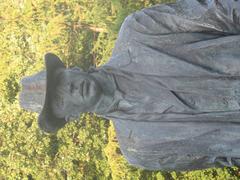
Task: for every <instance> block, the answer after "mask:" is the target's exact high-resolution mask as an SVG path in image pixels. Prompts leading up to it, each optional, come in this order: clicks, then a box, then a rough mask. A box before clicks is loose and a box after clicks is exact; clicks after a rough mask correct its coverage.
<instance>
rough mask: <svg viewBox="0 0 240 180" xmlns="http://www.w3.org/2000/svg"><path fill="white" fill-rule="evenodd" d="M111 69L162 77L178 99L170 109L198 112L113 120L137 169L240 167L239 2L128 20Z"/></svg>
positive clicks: (161, 10)
mask: <svg viewBox="0 0 240 180" xmlns="http://www.w3.org/2000/svg"><path fill="white" fill-rule="evenodd" d="M109 67H110V68H111V67H112V68H115V69H119V70H124V71H126V72H131V73H138V74H142V75H146V76H148V75H156V76H159V77H160V78H161V80H162V82H163V83H164V84H165V85H166V87H167V88H168V89H169V92H170V91H171V92H176V93H177V94H178V96H174V98H175V99H176V101H173V100H171V101H170V102H171V104H169V105H172V106H175V105H176V103H177V101H178V102H179V100H181V101H182V103H183V104H185V105H187V106H189V107H193V109H194V111H192V113H171V112H168V108H169V107H165V109H162V113H160V114H157V115H154V121H151V120H149V119H148V118H146V119H145V120H144V117H142V119H141V121H138V120H139V119H137V118H136V119H132V120H133V121H132V120H131V119H128V120H127V119H124V118H125V117H126V114H121V113H120V114H119V113H118V115H117V116H110V115H109V116H108V115H106V116H105V117H106V118H111V119H112V120H113V123H114V126H115V129H116V133H117V139H118V142H119V144H120V149H121V151H122V153H123V155H124V157H125V158H126V159H127V160H128V162H129V163H130V164H132V165H134V166H137V167H141V168H144V169H149V170H194V169H204V168H210V167H222V166H233V165H235V166H239V165H240V111H239V110H240V1H235V0H228V1H225V0H218V1H217V0H208V1H204V0H201V1H200V0H199V1H197V0H180V1H177V3H172V4H162V5H156V6H153V7H150V8H146V9H143V10H141V11H137V12H135V13H133V14H131V15H129V16H128V17H127V18H126V19H125V21H124V22H123V24H122V26H121V29H120V32H119V36H118V39H117V41H116V44H115V48H114V50H113V54H112V57H111V59H110V61H109V62H108V63H107V64H105V65H103V68H109ZM156 91H157V90H156ZM164 93H165V94H164ZM159 94H161V96H166V97H168V96H169V94H168V92H167V91H164V92H162V91H160V90H159ZM175 95H176V94H175ZM178 106H179V105H178ZM123 113H124V112H123Z"/></svg>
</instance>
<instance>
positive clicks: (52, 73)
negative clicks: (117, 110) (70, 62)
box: [20, 53, 102, 133]
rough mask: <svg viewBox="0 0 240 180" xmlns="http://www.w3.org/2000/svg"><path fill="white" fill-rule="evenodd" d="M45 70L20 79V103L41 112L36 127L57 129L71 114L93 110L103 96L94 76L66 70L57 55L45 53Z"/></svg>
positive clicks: (73, 69) (47, 130)
mask: <svg viewBox="0 0 240 180" xmlns="http://www.w3.org/2000/svg"><path fill="white" fill-rule="evenodd" d="M45 66H46V71H42V72H40V73H37V74H35V75H33V76H30V77H25V78H23V80H22V81H21V83H22V91H21V94H20V104H21V106H22V107H23V108H25V109H28V110H30V111H35V112H38V113H40V114H39V117H38V124H39V127H40V128H41V129H42V130H43V131H45V132H48V133H54V132H57V131H58V130H59V129H60V128H62V127H63V126H64V125H65V124H66V123H67V122H68V121H69V119H70V118H71V117H76V116H77V117H78V116H79V115H80V113H83V112H94V111H95V108H96V106H97V104H98V101H100V99H101V98H102V88H101V86H100V84H99V83H98V81H97V80H96V79H95V78H94V76H93V75H92V74H91V73H89V72H84V71H82V70H81V69H79V68H72V69H67V68H66V67H65V65H64V64H63V62H62V61H61V60H60V58H59V57H57V56H56V55H54V54H52V53H48V54H46V55H45Z"/></svg>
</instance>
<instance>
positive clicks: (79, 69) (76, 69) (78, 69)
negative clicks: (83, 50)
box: [71, 66, 83, 71]
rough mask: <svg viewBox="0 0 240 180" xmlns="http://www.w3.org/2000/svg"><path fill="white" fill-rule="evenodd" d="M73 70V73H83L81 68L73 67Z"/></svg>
mask: <svg viewBox="0 0 240 180" xmlns="http://www.w3.org/2000/svg"><path fill="white" fill-rule="evenodd" d="M71 70H73V71H83V70H82V69H81V68H80V67H76V66H75V67H73V68H71Z"/></svg>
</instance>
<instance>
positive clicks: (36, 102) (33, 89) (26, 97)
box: [19, 71, 46, 113]
mask: <svg viewBox="0 0 240 180" xmlns="http://www.w3.org/2000/svg"><path fill="white" fill-rule="evenodd" d="M21 86H22V90H21V92H20V97H19V100H20V106H21V107H22V108H23V109H26V110H28V111H32V112H37V113H40V112H41V111H42V108H43V105H44V101H45V95H46V71H41V72H39V73H36V74H34V75H32V76H25V77H24V78H23V79H22V80H21Z"/></svg>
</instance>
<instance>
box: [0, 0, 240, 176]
mask: <svg viewBox="0 0 240 180" xmlns="http://www.w3.org/2000/svg"><path fill="white" fill-rule="evenodd" d="M165 2H173V0H172V1H171V0H166V1H161V0H73V1H65V0H55V1H52V0H36V1H28V0H26V1H24V0H11V1H10V0H7V1H1V2H0V29H1V31H0V42H1V43H0V59H1V61H0V68H1V72H0V93H1V99H0V106H1V107H0V121H1V126H0V167H1V168H0V179H238V178H239V176H240V175H239V170H238V169H237V168H223V169H207V170H203V171H191V172H163V171H156V172H152V171H146V170H141V169H137V168H134V167H131V166H130V165H129V164H128V163H127V162H126V160H125V159H124V158H123V156H122V154H121V151H120V148H119V145H118V143H117V139H116V134H115V131H114V128H113V125H112V124H111V123H109V121H107V120H105V119H101V118H99V117H97V116H95V115H94V114H84V115H82V116H81V117H80V118H79V119H78V120H76V121H74V122H72V123H69V124H67V126H66V127H65V128H64V129H61V130H60V131H59V132H58V133H57V134H56V135H47V134H44V133H42V132H41V131H39V129H38V126H37V120H36V119H37V114H34V113H30V112H27V111H25V110H23V109H21V108H20V107H19V103H18V94H19V91H20V90H21V88H20V84H19V82H20V80H21V78H22V77H23V76H26V75H30V74H33V73H35V72H37V71H40V70H42V69H43V68H44V63H43V55H44V54H45V53H46V52H53V53H56V54H58V55H59V56H60V57H61V58H62V59H63V60H64V62H65V64H66V65H67V66H68V67H70V66H80V67H82V68H83V69H87V68H88V67H90V66H99V65H101V64H103V63H105V62H107V61H108V59H109V57H110V56H111V51H112V49H113V47H114V42H115V40H116V38H117V33H118V30H119V28H120V25H121V23H122V21H123V20H124V18H125V17H126V16H127V15H128V14H130V13H131V12H133V11H136V10H139V9H141V8H144V7H147V6H151V5H154V4H157V3H165Z"/></svg>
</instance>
